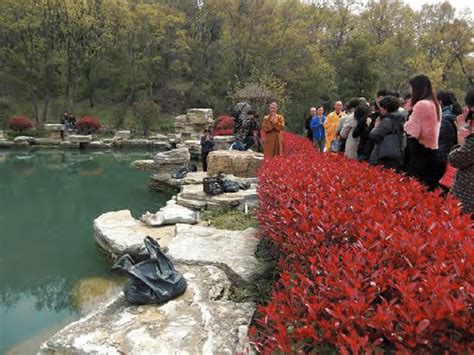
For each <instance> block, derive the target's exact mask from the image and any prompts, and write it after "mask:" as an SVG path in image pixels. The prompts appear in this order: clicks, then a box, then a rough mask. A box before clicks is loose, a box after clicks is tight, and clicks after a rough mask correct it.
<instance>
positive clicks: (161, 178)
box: [134, 162, 208, 191]
mask: <svg viewBox="0 0 474 355" xmlns="http://www.w3.org/2000/svg"><path fill="white" fill-rule="evenodd" d="M134 163H135V162H134ZM207 176H208V175H207V173H206V172H204V171H198V172H195V173H187V174H186V176H185V177H184V178H182V179H173V178H172V177H170V175H166V174H154V175H153V176H152V177H151V178H150V185H149V186H150V188H151V189H153V190H158V191H160V190H163V188H165V190H166V188H169V187H171V188H179V187H180V186H182V185H193V184H202V182H203V179H204V178H205V177H207Z"/></svg>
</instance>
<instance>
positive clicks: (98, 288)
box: [73, 277, 125, 315]
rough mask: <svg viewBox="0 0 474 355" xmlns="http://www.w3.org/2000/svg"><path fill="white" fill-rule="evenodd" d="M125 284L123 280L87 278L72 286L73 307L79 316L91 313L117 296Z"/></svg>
mask: <svg viewBox="0 0 474 355" xmlns="http://www.w3.org/2000/svg"><path fill="white" fill-rule="evenodd" d="M124 282H125V279H123V278H120V279H119V278H105V277H88V278H84V279H81V280H79V281H78V282H77V283H76V285H75V286H74V290H73V294H74V307H75V309H76V310H77V311H78V312H79V313H80V314H81V315H86V314H88V313H90V312H92V311H93V310H94V309H97V307H98V306H99V305H101V304H104V303H106V302H107V301H109V300H111V299H112V297H113V296H114V295H117V294H118V293H119V292H120V290H121V289H122V286H123V284H124Z"/></svg>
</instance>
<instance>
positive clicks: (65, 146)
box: [59, 141, 79, 149]
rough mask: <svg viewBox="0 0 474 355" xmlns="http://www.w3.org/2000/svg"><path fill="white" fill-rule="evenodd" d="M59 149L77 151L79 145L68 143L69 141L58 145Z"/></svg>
mask: <svg viewBox="0 0 474 355" xmlns="http://www.w3.org/2000/svg"><path fill="white" fill-rule="evenodd" d="M59 146H60V147H61V148H70V149H78V148H79V143H77V142H76V143H74V142H69V141H64V142H61V143H60V144H59Z"/></svg>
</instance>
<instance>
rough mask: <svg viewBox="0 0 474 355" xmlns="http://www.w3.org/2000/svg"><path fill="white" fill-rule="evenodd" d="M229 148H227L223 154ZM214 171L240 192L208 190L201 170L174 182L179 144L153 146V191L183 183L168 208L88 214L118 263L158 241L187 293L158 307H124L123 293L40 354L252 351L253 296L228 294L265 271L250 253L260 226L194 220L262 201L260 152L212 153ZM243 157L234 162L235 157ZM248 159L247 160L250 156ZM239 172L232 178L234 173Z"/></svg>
mask: <svg viewBox="0 0 474 355" xmlns="http://www.w3.org/2000/svg"><path fill="white" fill-rule="evenodd" d="M229 153H230V154H229ZM212 154H213V155H214V156H215V157H214V158H213V159H212V163H211V160H210V165H209V167H210V169H214V170H213V171H216V172H219V173H222V174H224V176H226V177H227V178H228V179H232V180H234V181H236V182H240V183H242V184H243V185H245V186H246V189H242V190H239V191H238V192H234V193H224V194H222V195H217V196H208V195H206V194H205V193H204V191H203V179H204V178H205V177H206V176H207V174H206V173H202V172H201V173H189V174H188V175H187V176H186V177H185V178H184V179H173V178H172V177H171V173H172V171H174V169H176V168H178V167H182V166H187V165H188V164H189V162H190V159H191V154H190V152H189V149H186V148H184V147H182V148H178V149H174V150H170V151H166V152H162V153H158V154H157V155H156V156H155V158H154V159H153V161H148V162H147V163H146V164H145V165H144V164H143V163H140V162H134V163H133V164H132V166H134V167H136V168H144V169H146V170H151V171H154V172H156V173H155V175H154V176H153V178H152V181H153V186H154V188H157V189H168V188H173V189H180V192H179V193H177V194H176V195H175V196H173V198H172V199H171V200H170V201H169V202H168V203H167V205H166V206H165V207H163V208H161V209H160V210H159V211H157V212H156V213H147V214H145V215H144V216H142V218H141V220H138V219H135V218H134V217H133V216H132V215H131V213H130V211H128V210H122V211H114V212H108V213H105V214H103V215H101V216H99V217H98V218H97V219H96V220H95V221H94V238H95V240H96V243H97V245H98V246H99V247H100V249H101V250H103V251H104V253H105V254H106V255H107V256H108V257H109V258H110V259H111V260H116V259H117V258H119V257H120V256H122V255H124V254H130V255H131V256H132V257H133V256H135V257H136V256H140V255H141V254H142V253H144V244H143V239H144V237H145V236H147V235H149V236H151V237H152V238H154V239H156V240H157V241H158V242H159V243H160V245H161V247H162V248H163V250H165V251H166V253H167V255H168V256H169V257H170V258H171V259H172V260H173V262H174V263H175V266H176V269H177V270H178V271H180V272H182V273H183V274H184V276H185V278H186V280H187V281H188V289H187V291H186V292H185V293H184V294H183V295H182V296H180V297H178V298H176V299H174V300H171V301H169V302H167V303H165V304H163V305H144V306H134V305H130V304H128V303H127V302H126V300H125V299H124V296H123V293H122V292H119V293H117V294H116V295H115V296H114V297H113V298H112V300H111V301H110V302H108V303H106V304H104V305H102V306H100V307H98V309H96V310H95V311H94V312H92V313H90V314H89V315H87V316H85V317H83V318H81V319H79V320H78V321H76V322H73V323H71V324H70V325H68V326H67V327H65V328H63V329H62V330H60V331H59V332H58V333H56V334H55V335H54V336H53V337H51V338H50V339H49V340H47V341H46V342H45V343H44V344H43V345H42V346H41V349H40V351H39V353H40V354H64V353H81V354H97V353H100V354H122V353H131V354H151V353H153V354H170V353H189V354H215V353H219V354H220V353H229V354H230V353H240V352H244V351H245V352H252V349H251V347H250V346H249V344H248V339H247V332H248V328H249V326H250V323H251V321H252V317H253V314H254V312H255V310H256V304H255V303H253V302H242V303H240V302H235V301H234V300H233V299H232V292H233V290H234V289H235V288H237V287H239V286H241V285H245V284H246V283H249V282H250V281H251V280H252V279H253V278H255V277H256V275H258V274H259V273H260V272H261V270H262V264H261V262H260V261H259V260H258V259H257V258H256V256H255V251H256V249H257V245H258V243H259V239H258V238H257V230H256V229H255V228H247V229H244V230H239V231H231V230H223V229H217V228H215V227H213V226H210V225H209V223H208V221H205V220H202V219H201V218H200V212H202V211H206V210H219V211H220V210H233V209H240V210H242V211H246V212H247V211H249V209H252V208H256V207H258V197H257V193H256V187H257V179H256V177H255V176H256V171H257V169H258V165H259V162H260V161H261V160H262V159H263V157H261V155H259V153H253V154H247V153H242V152H228V151H216V152H213V153H212ZM239 162H240V163H239ZM249 162H250V163H249ZM234 174H236V175H237V176H235V175H234Z"/></svg>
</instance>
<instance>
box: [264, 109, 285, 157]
mask: <svg viewBox="0 0 474 355" xmlns="http://www.w3.org/2000/svg"><path fill="white" fill-rule="evenodd" d="M277 109H278V106H277V104H276V103H275V102H272V103H271V104H270V114H269V115H268V116H265V117H264V118H263V122H262V129H263V130H264V132H265V142H264V143H263V155H264V156H265V157H274V156H277V155H283V137H282V135H281V131H282V130H283V128H284V127H285V119H284V118H283V116H282V115H279V114H277Z"/></svg>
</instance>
